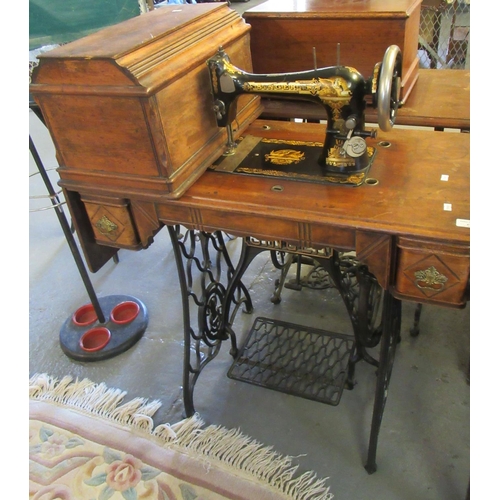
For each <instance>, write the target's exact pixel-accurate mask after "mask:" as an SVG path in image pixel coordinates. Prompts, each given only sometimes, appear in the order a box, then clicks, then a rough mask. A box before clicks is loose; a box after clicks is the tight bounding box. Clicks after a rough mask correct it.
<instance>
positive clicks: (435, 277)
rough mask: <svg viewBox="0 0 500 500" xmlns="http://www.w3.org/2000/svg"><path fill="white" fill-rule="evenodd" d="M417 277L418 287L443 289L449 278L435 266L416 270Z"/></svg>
mask: <svg viewBox="0 0 500 500" xmlns="http://www.w3.org/2000/svg"><path fill="white" fill-rule="evenodd" d="M415 278H416V285H417V286H418V288H430V289H432V290H441V289H442V288H443V287H444V284H445V283H446V282H447V281H448V278H447V277H446V276H445V275H444V274H441V273H440V272H439V271H438V270H437V269H436V268H435V267H434V266H431V267H428V268H427V269H425V270H422V271H416V272H415Z"/></svg>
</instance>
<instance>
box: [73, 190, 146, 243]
mask: <svg viewBox="0 0 500 500" xmlns="http://www.w3.org/2000/svg"><path fill="white" fill-rule="evenodd" d="M82 201H83V204H84V205H85V210H86V211H87V215H88V217H89V220H90V224H91V226H92V230H93V232H94V237H95V239H96V243H99V244H101V245H107V246H113V247H120V248H128V249H136V248H137V247H138V246H139V245H140V242H139V239H138V237H137V234H136V230H135V226H134V222H133V218H132V213H131V210H130V206H129V203H128V201H127V200H123V199H106V201H105V202H103V201H102V200H95V199H88V198H87V199H86V198H84V197H82Z"/></svg>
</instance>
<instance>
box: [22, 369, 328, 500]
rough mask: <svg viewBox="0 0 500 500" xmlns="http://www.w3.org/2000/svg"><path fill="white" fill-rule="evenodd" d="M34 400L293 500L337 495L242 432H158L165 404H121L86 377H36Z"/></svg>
mask: <svg viewBox="0 0 500 500" xmlns="http://www.w3.org/2000/svg"><path fill="white" fill-rule="evenodd" d="M29 392H30V399H33V400H39V401H49V402H52V403H56V404H60V405H64V406H68V407H71V408H74V409H76V410H79V411H82V412H84V413H88V414H92V415H96V416H99V417H101V418H105V419H108V420H111V421H113V422H116V423H118V424H120V425H126V426H128V427H131V428H134V429H140V430H141V431H146V432H148V433H149V434H150V435H151V436H154V437H156V438H157V439H158V440H159V441H161V442H163V443H164V445H168V446H170V447H171V448H172V449H174V450H177V451H180V452H184V453H189V452H193V453H196V454H198V455H202V456H204V457H205V458H206V459H207V464H208V465H209V463H210V460H213V461H215V462H216V463H218V464H220V465H223V466H226V467H228V468H233V469H234V468H236V469H238V470H239V471H243V472H245V473H247V474H248V475H249V476H251V477H252V478H254V479H257V480H259V481H262V482H265V483H266V484H268V485H270V486H272V487H274V488H275V489H276V490H277V491H279V492H281V493H282V494H285V495H286V496H288V497H289V498H290V500H331V499H332V498H333V494H332V493H330V488H329V487H326V486H325V481H326V479H327V478H325V479H318V477H317V475H316V474H315V473H313V472H305V473H303V474H302V475H300V476H298V477H295V475H296V473H297V469H298V466H296V465H293V463H292V458H291V457H289V456H283V455H279V454H278V453H277V452H276V451H274V450H273V448H272V447H271V446H264V445H262V444H260V443H259V442H257V441H255V440H254V439H252V438H249V437H248V436H245V435H244V434H243V433H242V432H241V431H240V430H239V429H226V428H225V427H222V426H216V425H210V426H208V427H206V428H203V427H204V425H205V422H204V421H203V420H202V419H201V418H200V416H199V415H198V414H195V415H193V416H192V417H190V418H186V419H184V420H181V421H180V422H177V423H175V424H172V425H170V424H161V425H158V426H157V427H156V428H155V427H154V423H153V419H152V416H153V415H154V414H155V413H156V411H157V410H158V409H159V408H160V406H161V402H160V401H158V400H154V401H151V402H148V400H147V399H144V398H135V399H133V400H131V401H129V402H126V403H122V402H123V399H124V397H125V396H126V394H127V393H126V391H121V390H118V389H111V388H108V387H107V386H106V384H104V383H101V384H96V383H94V382H92V381H90V380H88V379H87V378H85V379H82V380H79V379H76V380H73V378H72V377H70V376H66V377H63V378H62V379H60V380H59V379H57V378H55V377H51V376H49V375H47V374H45V373H44V374H36V375H34V376H33V377H31V378H30V382H29Z"/></svg>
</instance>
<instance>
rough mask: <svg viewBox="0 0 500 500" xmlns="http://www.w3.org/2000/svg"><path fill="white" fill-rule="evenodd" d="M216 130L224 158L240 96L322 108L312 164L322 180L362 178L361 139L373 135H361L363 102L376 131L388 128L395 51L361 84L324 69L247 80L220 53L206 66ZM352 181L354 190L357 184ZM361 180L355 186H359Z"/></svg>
mask: <svg viewBox="0 0 500 500" xmlns="http://www.w3.org/2000/svg"><path fill="white" fill-rule="evenodd" d="M207 64H208V67H209V70H210V82H211V86H212V93H213V98H214V111H215V114H216V118H217V124H218V126H219V127H226V130H227V133H228V153H227V154H231V153H232V151H231V148H234V147H235V146H236V144H235V143H234V141H233V138H232V130H231V123H232V121H233V120H234V119H235V116H236V100H237V98H238V97H239V96H240V95H242V94H259V95H261V96H265V97H271V98H285V99H296V100H309V101H314V102H317V103H320V104H322V105H323V106H324V108H325V110H326V114H327V124H326V134H325V140H324V144H323V147H322V151H321V154H320V155H319V158H318V160H317V162H318V163H319V165H320V166H321V168H322V170H323V173H324V175H335V174H339V175H344V176H345V175H347V176H351V178H352V176H353V174H356V173H360V172H363V173H366V172H367V170H368V169H369V167H370V165H371V162H372V161H373V157H374V149H373V148H369V147H367V144H366V141H365V138H368V137H372V138H373V137H375V136H376V131H375V130H371V131H370V130H366V129H365V115H364V112H365V107H366V105H367V103H366V99H365V98H366V97H367V96H370V97H371V101H372V102H371V105H373V106H374V107H376V108H377V110H378V124H379V127H380V128H381V129H382V130H384V131H388V130H390V129H391V128H392V126H393V125H394V121H395V118H396V113H397V109H398V106H399V102H400V98H399V95H400V89H401V67H402V61H401V51H400V49H399V47H397V46H396V45H391V46H390V47H389V48H388V49H387V50H386V53H385V55H384V57H383V60H382V62H380V63H377V64H376V65H375V67H374V71H373V75H372V76H371V77H370V78H368V79H365V78H363V76H362V75H361V74H360V73H359V72H358V71H357V70H356V69H354V68H351V67H348V66H341V65H337V66H330V67H325V68H319V69H312V70H310V71H302V72H296V73H275V74H267V75H265V74H252V73H247V72H245V71H243V70H241V69H239V68H237V67H236V66H234V65H233V64H232V63H231V61H230V59H229V57H228V55H227V54H226V53H225V52H224V50H223V49H222V48H220V49H219V50H218V52H217V53H216V54H215V55H214V56H213V57H212V58H210V59H209V60H208V61H207ZM363 177H364V175H363V176H361V177H358V181H359V182H354V184H359V183H361V182H362V178H363ZM360 179H361V180H360Z"/></svg>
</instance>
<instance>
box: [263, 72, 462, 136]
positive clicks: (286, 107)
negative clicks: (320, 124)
mask: <svg viewBox="0 0 500 500" xmlns="http://www.w3.org/2000/svg"><path fill="white" fill-rule="evenodd" d="M262 102H263V104H264V112H263V113H262V115H261V116H262V118H271V119H272V118H304V119H307V120H320V119H326V113H325V111H324V109H323V107H322V106H321V105H319V104H315V103H311V102H297V101H295V102H291V101H283V100H277V99H273V100H271V99H262ZM365 116H366V121H367V122H368V123H377V113H376V110H374V109H373V108H369V107H368V108H367V110H366V114H365ZM396 124H397V125H413V126H424V127H433V128H456V129H460V130H470V71H469V70H459V69H443V70H441V69H440V70H436V69H420V70H419V76H418V79H417V82H416V83H415V86H414V87H413V89H412V91H411V92H410V95H409V96H408V98H407V100H406V102H405V103H404V104H403V106H402V107H401V108H400V109H399V110H398V114H397V117H396Z"/></svg>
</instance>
